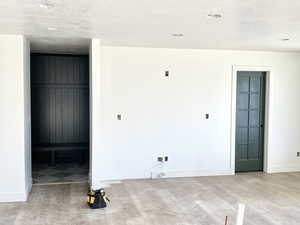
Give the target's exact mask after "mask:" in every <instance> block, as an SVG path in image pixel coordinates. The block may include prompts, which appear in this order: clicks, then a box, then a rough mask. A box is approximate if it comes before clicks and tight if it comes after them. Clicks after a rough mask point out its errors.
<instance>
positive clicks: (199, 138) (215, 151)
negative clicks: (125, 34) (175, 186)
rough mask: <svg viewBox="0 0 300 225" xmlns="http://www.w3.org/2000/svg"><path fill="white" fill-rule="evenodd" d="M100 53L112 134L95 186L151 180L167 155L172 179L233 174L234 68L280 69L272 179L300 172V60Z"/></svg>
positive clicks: (106, 136)
mask: <svg viewBox="0 0 300 225" xmlns="http://www.w3.org/2000/svg"><path fill="white" fill-rule="evenodd" d="M99 51H101V57H99V58H100V61H99V63H100V65H101V72H100V73H99V74H100V75H99V76H100V80H101V81H97V82H99V85H100V83H101V89H99V93H101V95H102V100H101V101H102V105H101V109H98V110H100V114H101V115H102V119H101V122H100V123H101V126H102V128H103V130H104V131H105V132H102V133H101V135H100V136H97V138H101V142H100V143H99V146H98V148H97V149H93V154H95V153H96V155H94V156H95V157H94V159H93V162H96V163H97V164H98V166H95V167H94V170H93V172H95V176H94V179H96V180H112V179H126V178H149V177H150V173H151V172H152V171H156V169H155V167H156V166H157V162H156V159H157V156H159V155H168V156H169V162H168V163H166V164H165V166H164V168H163V171H164V172H165V173H166V175H167V176H194V175H217V174H232V173H233V171H234V169H233V168H231V167H230V125H231V121H230V120H231V111H230V110H231V91H232V90H231V85H232V66H233V65H249V66H251V65H253V66H268V67H271V68H272V78H271V79H272V86H271V90H270V104H271V105H270V110H272V112H271V113H272V118H270V119H271V121H269V123H270V133H269V135H270V139H269V141H270V142H269V143H268V145H269V162H268V165H269V172H275V171H295V170H300V161H299V160H300V159H299V158H296V152H297V151H300V127H299V124H300V117H299V116H298V114H299V110H300V101H299V100H298V96H300V88H299V87H300V63H299V62H300V54H297V53H280V52H277V53H276V52H255V51H224V50H220V51H218V50H184V49H181V50H179V49H178V50H177V49H151V48H130V47H109V46H103V47H101V50H99ZM165 70H169V71H170V76H169V77H165V76H164V71H165ZM205 113H209V114H210V119H209V120H206V119H205ZM117 114H122V120H121V121H120V120H117Z"/></svg>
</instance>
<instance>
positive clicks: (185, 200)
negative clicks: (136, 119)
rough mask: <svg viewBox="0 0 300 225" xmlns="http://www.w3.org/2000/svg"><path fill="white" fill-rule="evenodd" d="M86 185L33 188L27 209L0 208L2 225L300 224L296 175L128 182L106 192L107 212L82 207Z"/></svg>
mask: <svg viewBox="0 0 300 225" xmlns="http://www.w3.org/2000/svg"><path fill="white" fill-rule="evenodd" d="M87 187H88V186H87V184H84V183H83V184H63V185H49V186H43V185H42V186H33V190H32V193H31V195H30V197H29V200H28V202H26V203H10V204H0V224H1V225H11V224H14V225H21V224H22V225H37V224H39V225H50V224H51V225H54V224H55V225H62V224H64V225H65V224H68V225H77V224H78V225H79V224H80V225H91V224H101V225H106V224H108V225H223V224H224V218H225V216H226V215H228V216H229V225H235V219H236V211H237V204H238V203H239V202H242V203H245V204H246V218H245V219H246V220H245V224H246V225H268V224H276V225H277V224H282V225H294V224H298V225H299V224H300V173H281V174H271V175H266V174H263V173H248V174H246V173H245V174H238V175H236V176H220V177H197V178H175V179H163V180H131V181H124V182H123V183H121V184H114V185H112V187H111V188H107V189H106V191H107V193H108V196H109V197H110V199H111V204H110V206H109V207H108V208H107V209H105V210H91V209H89V208H87V206H86V204H85V194H86V192H87Z"/></svg>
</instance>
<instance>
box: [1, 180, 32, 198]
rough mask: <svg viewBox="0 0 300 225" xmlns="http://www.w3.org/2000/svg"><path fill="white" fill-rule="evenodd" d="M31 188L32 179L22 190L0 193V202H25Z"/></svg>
mask: <svg viewBox="0 0 300 225" xmlns="http://www.w3.org/2000/svg"><path fill="white" fill-rule="evenodd" d="M31 188H32V179H30V181H29V182H28V184H27V186H26V187H25V191H24V192H5V193H0V202H26V201H27V199H28V197H29V194H30V192H31Z"/></svg>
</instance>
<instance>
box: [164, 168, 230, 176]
mask: <svg viewBox="0 0 300 225" xmlns="http://www.w3.org/2000/svg"><path fill="white" fill-rule="evenodd" d="M164 173H165V178H176V177H206V176H229V175H234V172H233V171H232V170H231V169H228V170H186V171H165V172H164Z"/></svg>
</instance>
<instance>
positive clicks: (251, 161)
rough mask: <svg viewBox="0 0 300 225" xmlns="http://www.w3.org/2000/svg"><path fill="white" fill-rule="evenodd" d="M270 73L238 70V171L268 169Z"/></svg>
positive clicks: (236, 166) (236, 149)
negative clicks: (265, 148) (265, 145)
mask: <svg viewBox="0 0 300 225" xmlns="http://www.w3.org/2000/svg"><path fill="white" fill-rule="evenodd" d="M265 102H266V72H259V71H238V72H237V88H236V128H235V131H236V133H235V171H236V172H250V171H263V169H264V127H265Z"/></svg>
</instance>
